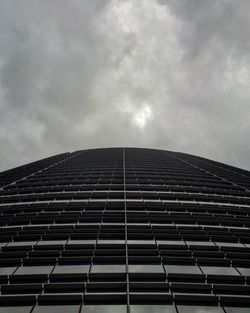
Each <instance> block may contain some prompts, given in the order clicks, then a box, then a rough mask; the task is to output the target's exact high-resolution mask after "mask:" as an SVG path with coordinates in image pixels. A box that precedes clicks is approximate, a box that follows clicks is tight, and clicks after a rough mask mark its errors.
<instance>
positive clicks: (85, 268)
mask: <svg viewBox="0 0 250 313" xmlns="http://www.w3.org/2000/svg"><path fill="white" fill-rule="evenodd" d="M89 267H90V266H89V265H58V266H56V267H55V268H54V270H53V274H68V273H71V274H72V273H88V272H89Z"/></svg>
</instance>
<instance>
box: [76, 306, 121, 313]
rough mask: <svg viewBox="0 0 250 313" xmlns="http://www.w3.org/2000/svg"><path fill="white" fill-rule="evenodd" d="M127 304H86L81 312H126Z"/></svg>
mask: <svg viewBox="0 0 250 313" xmlns="http://www.w3.org/2000/svg"><path fill="white" fill-rule="evenodd" d="M126 312H127V306H126V305H84V306H83V307H82V310H81V313H126Z"/></svg>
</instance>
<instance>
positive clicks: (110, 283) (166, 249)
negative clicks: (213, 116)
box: [0, 148, 250, 313]
mask: <svg viewBox="0 0 250 313" xmlns="http://www.w3.org/2000/svg"><path fill="white" fill-rule="evenodd" d="M0 184H1V194H0V214H1V218H0V227H1V228H0V246H1V253H0V255H1V258H0V283H1V295H0V313H3V312H4V313H14V312H18V313H31V312H32V313H51V312H53V313H57V312H60V313H63V312H65V313H97V312H98V313H99V312H104V313H109V312H117V313H120V312H122V313H142V312H153V313H159V312H162V313H191V312H192V313H193V312H194V313H198V312H199V313H208V312H209V313H243V312H244V313H246V312H250V231H249V230H250V173H249V172H248V171H245V170H242V169H238V168H235V167H232V166H228V165H225V164H222V163H218V162H215V161H211V160H208V159H204V158H201V157H197V156H192V155H188V154H184V153H178V152H170V151H161V150H153V149H136V148H109V149H93V150H82V151H76V152H73V153H65V154H61V155H57V156H53V157H50V158H47V159H44V160H40V161H37V162H34V163H31V164H28V165H25V166H21V167H17V168H15V169H12V170H9V171H5V172H2V173H0Z"/></svg>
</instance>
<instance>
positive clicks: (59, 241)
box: [37, 240, 67, 246]
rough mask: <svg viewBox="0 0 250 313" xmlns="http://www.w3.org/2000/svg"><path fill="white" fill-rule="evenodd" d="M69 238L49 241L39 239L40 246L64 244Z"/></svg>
mask: <svg viewBox="0 0 250 313" xmlns="http://www.w3.org/2000/svg"><path fill="white" fill-rule="evenodd" d="M66 242H67V240H47V241H39V242H38V244H37V245H38V246H49V245H64V244H66Z"/></svg>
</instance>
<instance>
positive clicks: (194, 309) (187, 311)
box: [177, 305, 224, 313]
mask: <svg viewBox="0 0 250 313" xmlns="http://www.w3.org/2000/svg"><path fill="white" fill-rule="evenodd" d="M177 309H178V312H179V313H224V312H223V309H222V308H220V307H216V306H194V305H178V306H177Z"/></svg>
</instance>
